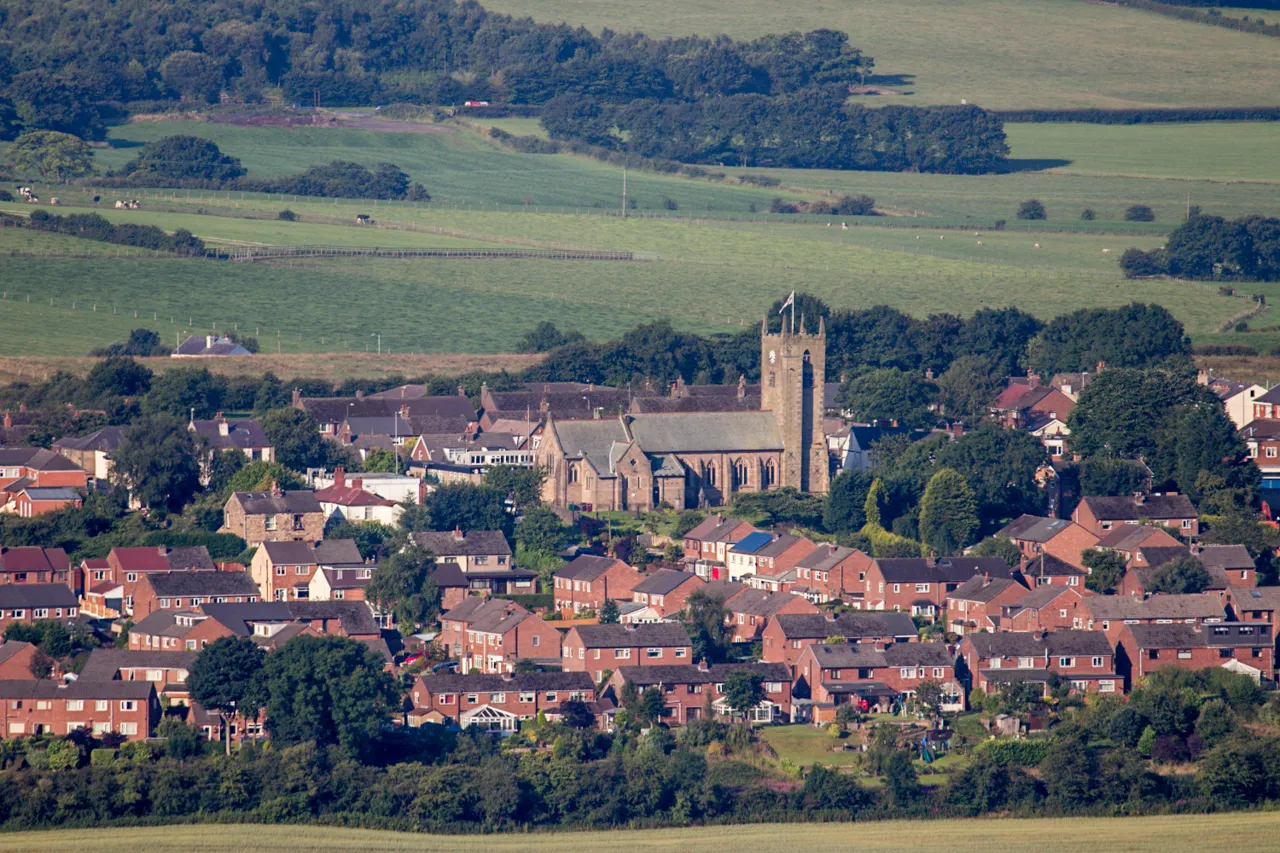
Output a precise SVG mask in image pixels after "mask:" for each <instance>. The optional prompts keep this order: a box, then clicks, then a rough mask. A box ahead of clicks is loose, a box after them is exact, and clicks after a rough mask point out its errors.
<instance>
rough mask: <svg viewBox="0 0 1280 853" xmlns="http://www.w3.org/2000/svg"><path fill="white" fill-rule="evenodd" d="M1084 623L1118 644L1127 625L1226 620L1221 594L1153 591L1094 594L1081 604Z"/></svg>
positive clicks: (1113, 644)
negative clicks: (1140, 595)
mask: <svg viewBox="0 0 1280 853" xmlns="http://www.w3.org/2000/svg"><path fill="white" fill-rule="evenodd" d="M1079 610H1080V612H1081V614H1082V616H1083V617H1084V620H1085V622H1084V625H1083V627H1084V628H1085V629H1086V630H1089V631H1101V632H1102V633H1103V634H1105V635H1106V637H1107V641H1108V642H1110V643H1111V645H1112V646H1115V645H1116V644H1117V643H1118V642H1120V632H1121V631H1122V630H1123V629H1124V627H1125V626H1126V625H1171V624H1175V623H1182V624H1186V625H1203V624H1206V623H1217V622H1225V621H1227V612H1226V610H1225V608H1224V607H1223V602H1222V599H1221V597H1219V596H1218V595H1216V594H1214V593H1195V594H1188V595H1164V594H1161V595H1153V596H1151V597H1150V598H1146V599H1143V598H1135V597H1133V596H1128V595H1091V596H1088V597H1087V598H1085V599H1084V600H1083V601H1082V602H1081V603H1080V605H1079Z"/></svg>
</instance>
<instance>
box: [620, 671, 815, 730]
mask: <svg viewBox="0 0 1280 853" xmlns="http://www.w3.org/2000/svg"><path fill="white" fill-rule="evenodd" d="M739 671H745V672H749V673H751V674H753V675H758V676H759V677H760V679H761V687H762V688H763V689H764V701H762V702H761V703H760V704H759V705H757V706H756V707H755V708H752V709H751V711H750V713H748V714H747V718H748V720H749V721H750V722H753V723H773V722H790V720H791V670H790V669H789V668H787V667H786V666H784V665H782V664H780V663H718V664H714V665H708V664H707V663H706V661H703V662H701V663H698V664H682V665H665V666H622V667H618V669H617V670H616V671H615V672H614V673H613V675H612V676H610V677H609V681H608V683H607V686H606V688H605V692H606V694H608V695H610V696H611V697H612V698H613V700H614V701H615V702H617V701H620V697H621V696H622V690H623V687H624V685H626V684H631V685H632V686H634V687H635V688H636V690H637V691H639V692H641V693H643V692H645V691H646V690H661V691H662V697H663V699H664V701H665V702H666V710H665V712H664V716H663V722H666V723H668V724H670V725H677V726H683V725H685V724H687V723H689V722H690V721H691V720H697V719H700V718H702V717H703V716H704V715H706V713H707V709H708V708H709V709H710V713H711V714H712V715H713V716H716V717H721V716H723V717H728V716H731V715H732V714H733V709H732V708H731V707H729V703H728V700H727V699H726V697H725V682H727V681H728V680H729V674H730V673H732V672H739Z"/></svg>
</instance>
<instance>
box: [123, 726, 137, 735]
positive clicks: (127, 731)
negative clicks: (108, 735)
mask: <svg viewBox="0 0 1280 853" xmlns="http://www.w3.org/2000/svg"><path fill="white" fill-rule="evenodd" d="M137 733H138V724H137V723H121V724H120V734H122V735H136V734H137Z"/></svg>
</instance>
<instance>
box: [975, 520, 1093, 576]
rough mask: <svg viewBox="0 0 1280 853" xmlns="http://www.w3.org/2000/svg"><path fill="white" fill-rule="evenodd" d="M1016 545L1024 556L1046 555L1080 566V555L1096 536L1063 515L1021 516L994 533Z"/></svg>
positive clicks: (1029, 557) (1091, 545)
mask: <svg viewBox="0 0 1280 853" xmlns="http://www.w3.org/2000/svg"><path fill="white" fill-rule="evenodd" d="M995 535H996V536H998V537H1000V538H1002V539H1008V540H1009V541H1010V542H1012V543H1014V544H1015V545H1017V546H1018V550H1020V551H1021V552H1022V555H1023V556H1024V557H1026V558H1027V559H1031V558H1034V557H1037V556H1039V555H1040V554H1049V555H1051V556H1054V557H1057V558H1058V559H1060V560H1064V561H1066V562H1068V563H1070V564H1071V565H1073V566H1080V565H1083V564H1082V563H1081V562H1080V555H1081V554H1083V553H1084V552H1085V551H1087V550H1088V549H1090V548H1094V547H1096V546H1097V544H1098V537H1097V536H1095V535H1094V534H1093V533H1091V532H1090V531H1088V530H1086V529H1085V528H1083V527H1081V526H1080V525H1078V524H1076V523H1075V522H1074V521H1071V520H1069V519H1065V518H1042V517H1041V516H1038V515H1021V516H1019V517H1018V518H1016V519H1014V520H1013V521H1011V522H1009V523H1008V524H1006V525H1005V526H1004V527H1003V528H1002V529H1000V530H999V531H997V532H996V534H995Z"/></svg>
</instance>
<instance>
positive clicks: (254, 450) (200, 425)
mask: <svg viewBox="0 0 1280 853" xmlns="http://www.w3.org/2000/svg"><path fill="white" fill-rule="evenodd" d="M187 429H189V430H191V432H193V433H195V435H196V441H197V443H198V444H201V445H203V446H204V448H205V449H206V453H205V458H204V465H205V470H206V471H207V470H208V466H209V465H210V464H211V463H212V461H213V454H214V453H217V452H218V451H221V450H238V451H240V452H241V453H243V454H244V455H245V458H246V459H248V460H249V461H250V462H274V461H275V451H274V450H273V449H272V447H271V441H270V440H269V439H268V438H267V434H266V433H264V432H263V431H262V424H260V423H258V422H257V421H256V420H251V419H245V420H232V421H229V420H227V419H226V418H225V417H223V415H222V412H218V416H217V417H216V418H214V419H213V420H211V421H197V420H192V421H191V422H190V423H188V424H187Z"/></svg>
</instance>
